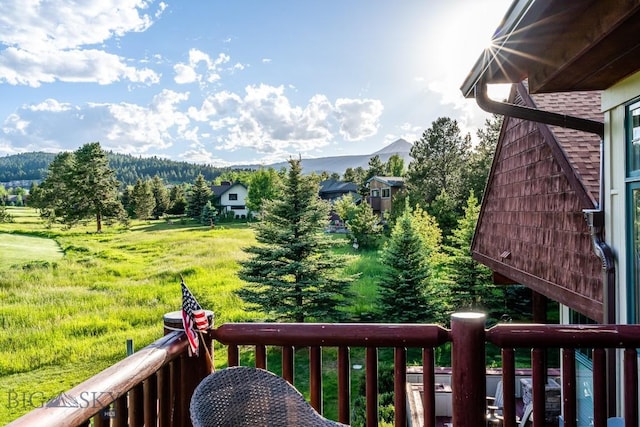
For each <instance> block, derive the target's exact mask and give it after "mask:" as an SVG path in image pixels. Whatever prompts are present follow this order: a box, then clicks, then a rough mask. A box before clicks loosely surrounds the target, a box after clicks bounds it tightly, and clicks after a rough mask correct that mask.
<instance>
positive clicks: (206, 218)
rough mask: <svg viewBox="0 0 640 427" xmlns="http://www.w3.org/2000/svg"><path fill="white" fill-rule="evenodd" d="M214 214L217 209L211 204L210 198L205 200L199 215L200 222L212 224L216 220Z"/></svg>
mask: <svg viewBox="0 0 640 427" xmlns="http://www.w3.org/2000/svg"><path fill="white" fill-rule="evenodd" d="M216 215H218V211H217V210H216V208H214V207H213V205H212V204H211V200H209V201H208V202H207V204H206V205H204V207H203V208H202V214H201V215H200V222H201V223H203V224H204V225H211V226H213V225H214V224H215V221H216Z"/></svg>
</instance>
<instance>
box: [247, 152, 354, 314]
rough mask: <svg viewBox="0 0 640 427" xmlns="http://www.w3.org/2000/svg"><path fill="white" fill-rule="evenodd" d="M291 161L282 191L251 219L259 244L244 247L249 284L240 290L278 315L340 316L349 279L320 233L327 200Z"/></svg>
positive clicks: (327, 239) (254, 304) (256, 304)
mask: <svg viewBox="0 0 640 427" xmlns="http://www.w3.org/2000/svg"><path fill="white" fill-rule="evenodd" d="M289 164H290V168H289V172H288V175H287V177H286V179H285V182H284V189H283V192H282V195H281V197H279V198H277V199H274V200H269V201H265V202H264V204H263V219H262V221H260V222H258V223H256V224H255V225H254V227H255V230H256V239H257V241H258V244H257V245H255V246H251V247H248V248H246V249H245V252H246V253H247V254H249V259H247V260H245V261H241V270H240V273H239V277H240V278H241V279H242V280H244V281H246V282H247V285H246V286H244V287H243V288H242V289H240V290H239V291H238V295H239V296H240V297H241V298H242V299H243V300H244V301H245V302H246V303H247V304H249V306H250V307H253V308H258V309H260V310H262V311H263V312H265V313H267V314H269V315H270V316H271V317H273V318H275V319H276V320H285V321H295V322H304V321H305V320H321V321H334V320H340V319H342V318H343V317H344V312H343V311H342V310H341V307H343V306H345V305H347V304H348V303H349V298H350V296H351V294H350V292H349V285H350V282H351V279H350V278H344V277H342V276H341V275H340V272H341V269H342V267H343V266H344V263H345V261H344V258H342V257H339V256H337V255H335V254H334V253H333V252H332V251H331V246H332V244H333V241H332V239H331V238H330V236H328V235H326V234H325V233H324V230H325V228H326V226H327V223H328V217H329V205H328V204H327V203H326V202H324V201H322V200H320V198H319V197H318V190H319V186H318V184H317V182H315V181H314V180H312V179H311V178H310V177H305V176H303V175H302V169H301V166H300V160H290V161H289Z"/></svg>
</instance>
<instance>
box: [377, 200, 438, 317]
mask: <svg viewBox="0 0 640 427" xmlns="http://www.w3.org/2000/svg"><path fill="white" fill-rule="evenodd" d="M381 262H382V264H384V266H385V269H384V272H383V274H382V277H381V280H380V282H379V283H378V296H379V308H380V316H381V317H382V321H386V322H399V323H415V322H422V321H425V320H426V319H427V318H428V312H427V301H426V298H425V290H426V286H427V280H428V278H429V275H430V273H429V265H428V263H427V258H426V257H425V252H424V248H423V239H422V237H421V236H420V233H419V232H418V230H417V229H416V226H415V224H414V221H413V218H412V216H411V212H410V210H409V209H406V210H405V212H404V214H403V215H402V216H401V217H400V218H398V219H397V221H396V224H395V226H394V227H393V230H392V232H391V238H390V239H389V241H388V242H387V243H386V244H385V246H384V248H383V250H382V257H381Z"/></svg>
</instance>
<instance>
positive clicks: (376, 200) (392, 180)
mask: <svg viewBox="0 0 640 427" xmlns="http://www.w3.org/2000/svg"><path fill="white" fill-rule="evenodd" d="M367 187H369V204H370V205H371V209H373V213H375V214H378V215H380V216H382V215H383V214H384V213H385V212H389V211H391V201H392V200H393V197H394V196H395V195H396V194H397V193H398V192H399V191H400V190H402V189H403V188H404V178H402V177H399V176H374V177H372V178H370V179H369V180H368V181H367Z"/></svg>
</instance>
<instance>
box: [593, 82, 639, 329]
mask: <svg viewBox="0 0 640 427" xmlns="http://www.w3.org/2000/svg"><path fill="white" fill-rule="evenodd" d="M638 97H640V73H635V74H634V75H632V76H630V77H628V78H627V79H625V80H623V81H621V82H619V83H618V84H616V85H614V86H612V87H611V88H610V89H607V90H606V91H604V93H603V95H602V98H603V108H604V109H605V124H606V125H605V146H604V158H605V164H604V167H605V182H604V183H605V197H606V198H605V229H606V230H607V233H606V235H605V239H606V242H607V244H609V246H611V247H612V248H613V249H614V252H615V253H616V255H617V256H616V282H617V286H616V308H617V310H616V316H617V318H616V322H617V323H620V324H625V323H628V322H629V315H630V313H629V311H628V306H627V304H628V303H629V295H628V286H629V285H630V283H629V282H630V281H631V278H630V277H629V273H628V269H629V267H630V265H629V264H630V263H629V262H628V259H629V257H630V255H629V254H628V248H627V238H628V236H627V229H628V228H629V220H628V218H627V203H628V202H627V191H626V186H627V184H626V179H625V178H626V173H625V170H626V168H625V164H626V163H625V161H626V155H625V152H626V132H625V106H626V104H627V103H628V102H630V101H632V100H635V99H637V98H638Z"/></svg>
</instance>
